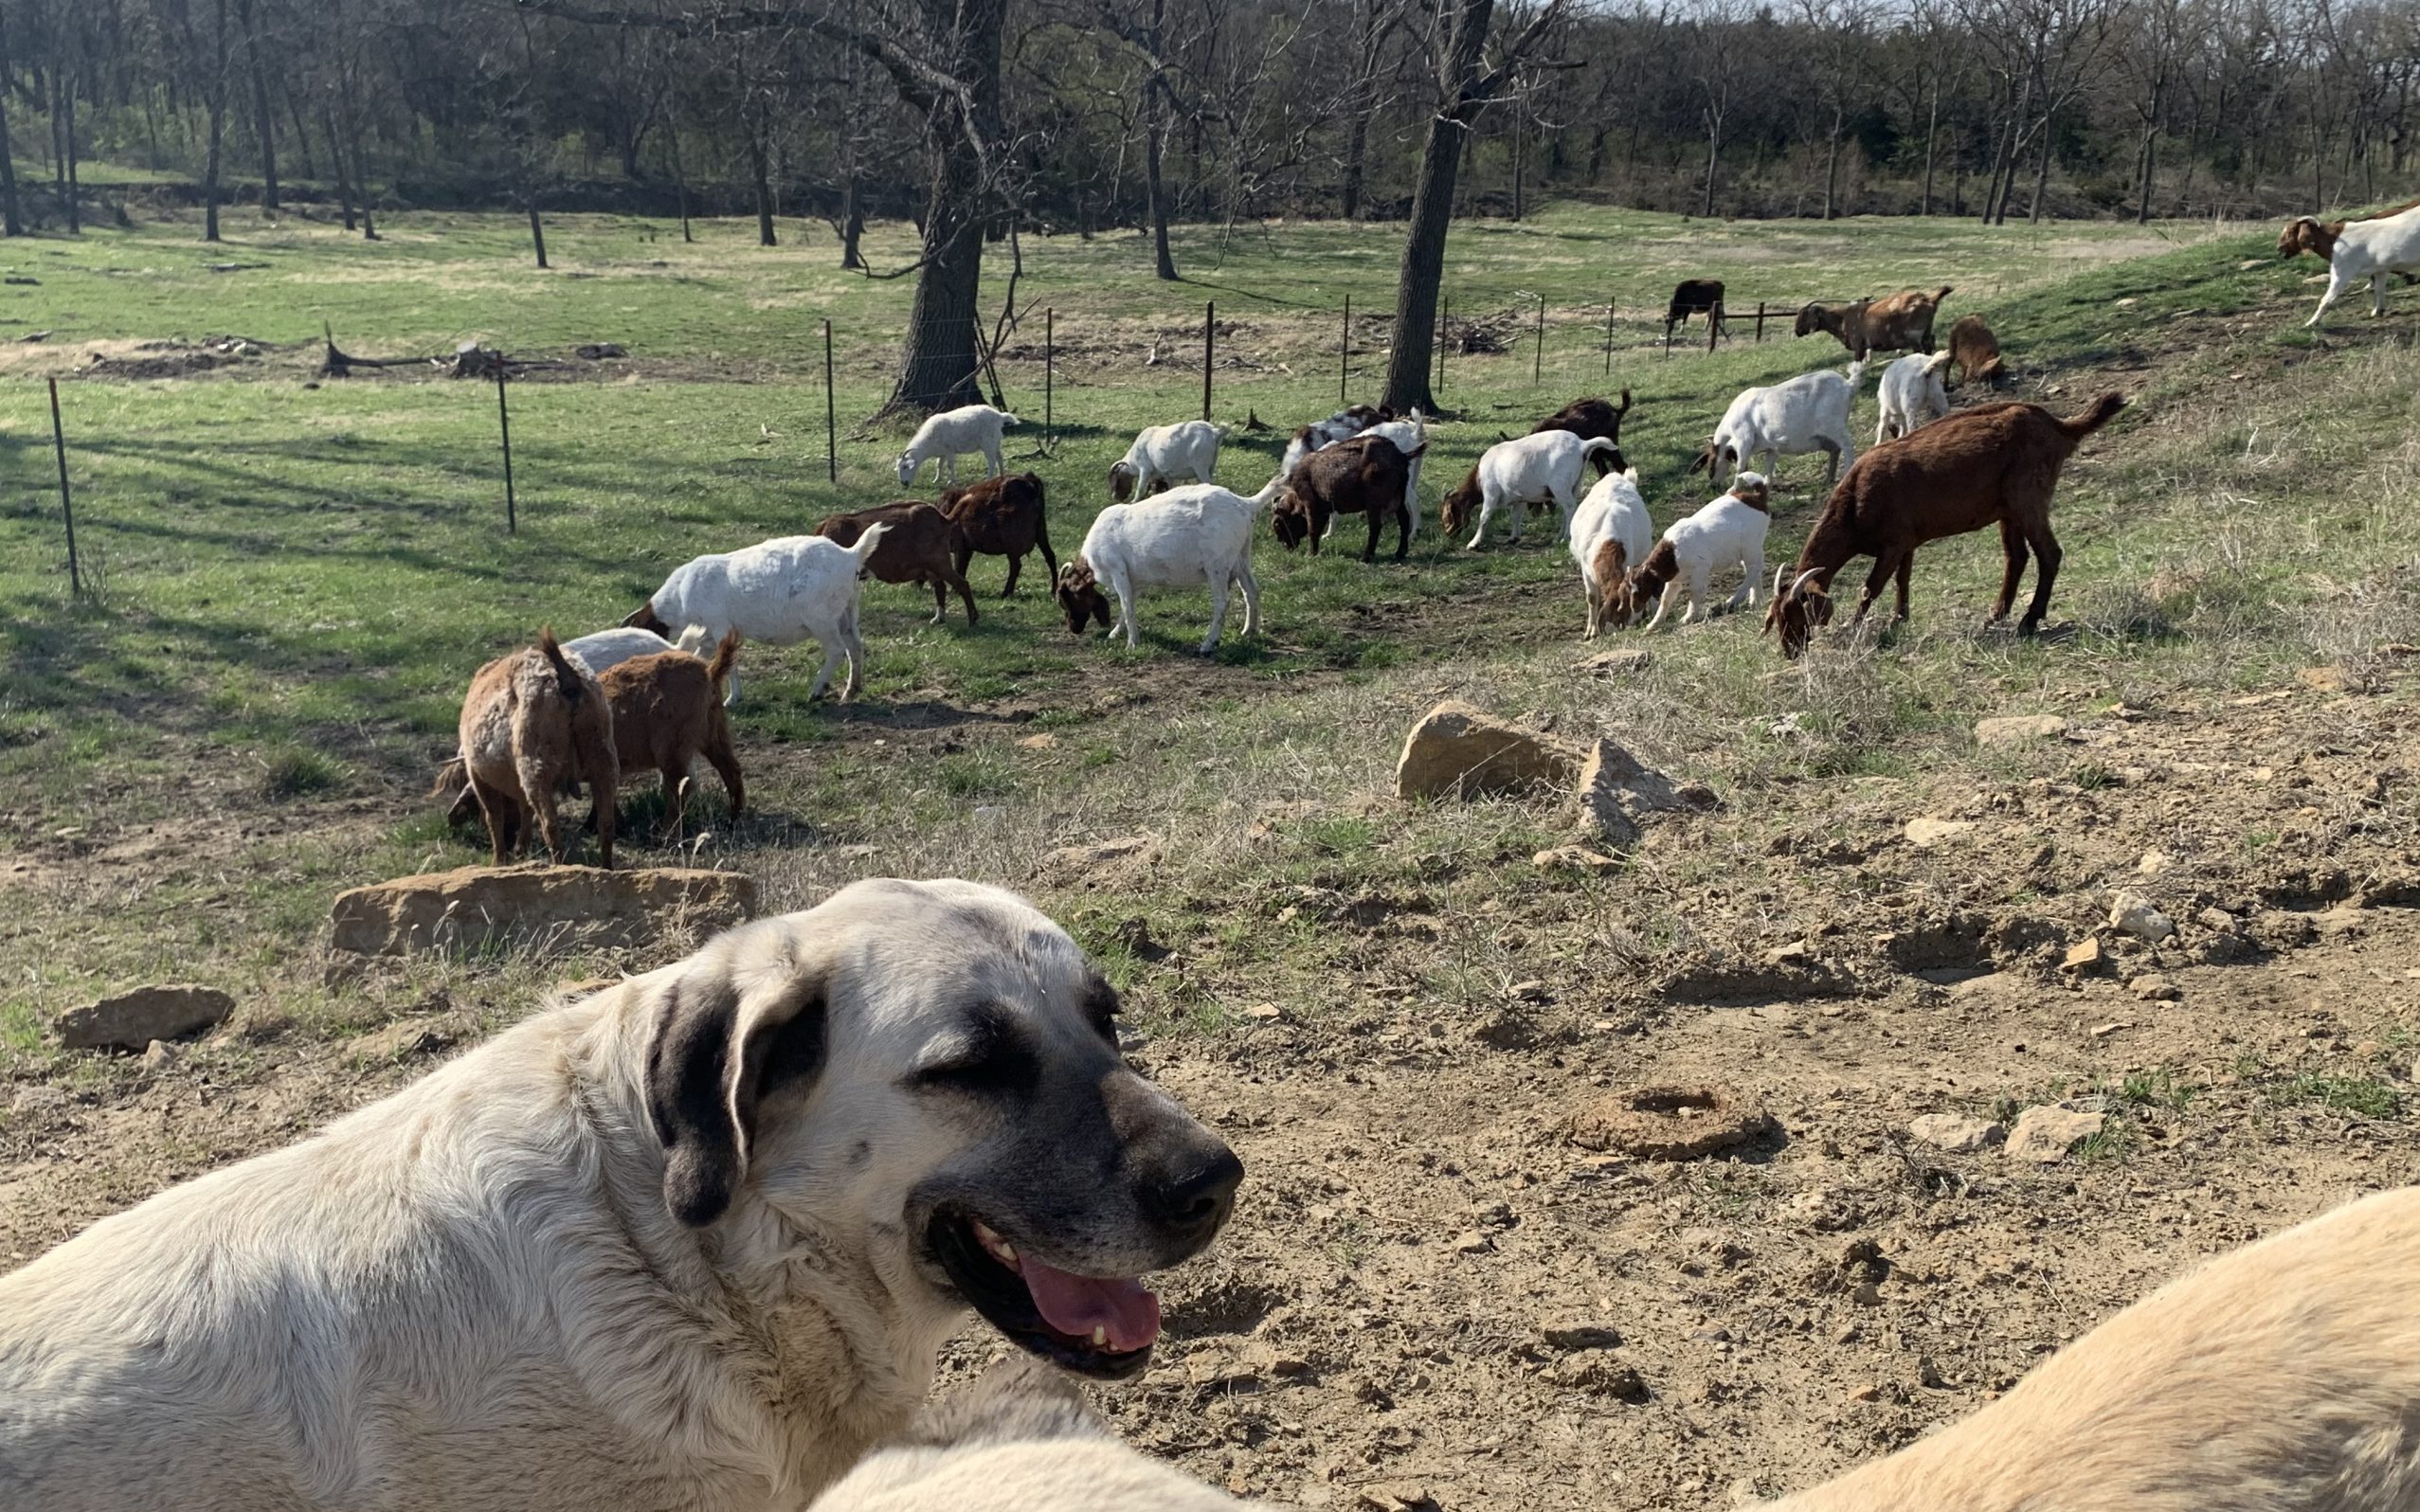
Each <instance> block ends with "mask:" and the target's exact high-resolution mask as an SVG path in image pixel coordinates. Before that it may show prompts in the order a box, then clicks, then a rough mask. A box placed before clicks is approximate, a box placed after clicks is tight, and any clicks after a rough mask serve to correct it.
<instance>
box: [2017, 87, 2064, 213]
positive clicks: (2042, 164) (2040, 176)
mask: <svg viewBox="0 0 2420 1512" xmlns="http://www.w3.org/2000/svg"><path fill="white" fill-rule="evenodd" d="M2053 114H2055V113H2053ZM2050 120H2051V117H2050V116H2044V117H2042V156H2041V159H2040V161H2039V162H2038V163H2036V164H2035V166H2034V169H2033V203H2032V204H2031V205H2029V206H2027V207H2026V208H2025V224H2026V225H2041V224H2042V202H2043V201H2044V200H2046V199H2048V198H2049V197H2050V144H2051V143H2052V142H2054V141H2056V140H2057V139H2058V136H2057V134H2056V133H2055V132H2053V131H2052V130H2051V129H2050Z"/></svg>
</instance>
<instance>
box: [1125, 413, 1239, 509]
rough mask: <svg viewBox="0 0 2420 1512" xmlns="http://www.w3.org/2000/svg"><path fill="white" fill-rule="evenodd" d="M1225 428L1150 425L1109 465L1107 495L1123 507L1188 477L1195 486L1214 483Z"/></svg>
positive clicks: (1185, 423) (1205, 424)
mask: <svg viewBox="0 0 2420 1512" xmlns="http://www.w3.org/2000/svg"><path fill="white" fill-rule="evenodd" d="M1226 439H1227V427H1225V426H1224V425H1213V424H1212V423H1209V422H1208V421H1206V420H1185V421H1179V422H1178V423H1175V424H1173V425H1153V426H1151V427H1150V428H1149V429H1147V430H1145V431H1143V432H1142V433H1140V434H1139V435H1137V436H1136V437H1135V438H1134V444H1133V445H1131V446H1129V447H1128V448H1127V449H1126V455H1125V456H1124V457H1121V458H1119V459H1117V460H1116V461H1114V462H1111V464H1110V496H1111V498H1113V499H1115V500H1117V501H1118V502H1119V503H1121V504H1124V503H1127V502H1129V500H1131V499H1134V498H1136V497H1138V496H1140V495H1145V494H1150V493H1154V492H1156V491H1158V490H1160V489H1163V488H1165V487H1167V486H1168V485H1169V484H1171V483H1175V482H1178V481H1180V480H1181V479H1183V477H1185V476H1186V475H1188V474H1190V475H1191V476H1192V478H1193V480H1194V481H1195V482H1197V483H1208V482H1213V481H1216V475H1217V473H1218V471H1219V442H1220V441H1225V440H1226Z"/></svg>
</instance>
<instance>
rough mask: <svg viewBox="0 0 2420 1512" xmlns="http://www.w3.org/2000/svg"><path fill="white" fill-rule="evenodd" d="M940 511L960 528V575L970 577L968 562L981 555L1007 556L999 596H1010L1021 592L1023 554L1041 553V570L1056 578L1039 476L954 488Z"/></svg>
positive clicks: (944, 497)
mask: <svg viewBox="0 0 2420 1512" xmlns="http://www.w3.org/2000/svg"><path fill="white" fill-rule="evenodd" d="M941 513H944V514H947V515H948V516H949V523H950V524H952V525H955V526H956V527H958V545H957V557H956V559H955V560H954V561H953V562H952V563H951V565H952V566H953V567H956V568H957V569H958V576H959V577H961V578H964V577H965V576H966V564H967V563H969V562H972V561H973V560H974V559H975V554H976V553H977V552H981V553H983V554H984V556H1004V557H1006V558H1008V582H1007V584H1006V585H1004V586H1002V588H1001V590H1000V596H1001V597H1002V598H1003V599H1004V598H1007V597H1008V596H1009V595H1010V594H1012V593H1014V592H1016V591H1017V574H1018V572H1019V570H1020V569H1021V568H1022V567H1024V566H1025V553H1026V552H1028V551H1033V550H1039V551H1040V552H1041V553H1042V566H1043V567H1044V568H1046V569H1047V570H1048V571H1049V573H1050V575H1051V576H1052V577H1054V578H1056V577H1057V576H1058V553H1057V552H1056V551H1053V550H1052V549H1051V536H1050V526H1049V522H1047V521H1046V520H1044V519H1043V518H1042V480H1041V477H1040V476H1039V475H1038V474H1035V473H1017V474H1013V475H1011V476H1008V477H987V478H984V480H983V481H982V482H980V483H976V484H974V485H972V486H971V487H967V488H954V489H950V490H949V491H948V492H947V493H944V494H943V495H941Z"/></svg>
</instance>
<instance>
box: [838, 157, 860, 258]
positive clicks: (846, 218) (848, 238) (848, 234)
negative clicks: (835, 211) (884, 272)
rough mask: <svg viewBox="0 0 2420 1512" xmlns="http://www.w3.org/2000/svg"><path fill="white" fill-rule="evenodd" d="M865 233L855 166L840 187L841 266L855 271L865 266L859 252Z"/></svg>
mask: <svg viewBox="0 0 2420 1512" xmlns="http://www.w3.org/2000/svg"><path fill="white" fill-rule="evenodd" d="M864 235H865V212H864V211H863V210H862V209H861V208H859V207H858V173H857V169H856V168H855V166H852V167H851V168H850V169H849V172H848V177H847V179H846V181H845V182H844V183H843V184H842V185H841V189H840V268H841V271H842V272H849V273H853V272H856V271H857V270H858V269H859V268H862V267H864V266H865V259H864V258H863V257H862V256H860V255H859V254H858V240H859V239H860V238H862V237H863V236H864Z"/></svg>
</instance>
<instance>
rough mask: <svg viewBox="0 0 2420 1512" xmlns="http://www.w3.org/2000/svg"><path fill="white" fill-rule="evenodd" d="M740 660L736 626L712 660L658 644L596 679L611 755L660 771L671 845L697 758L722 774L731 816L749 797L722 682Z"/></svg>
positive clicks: (630, 765) (627, 766) (665, 835)
mask: <svg viewBox="0 0 2420 1512" xmlns="http://www.w3.org/2000/svg"><path fill="white" fill-rule="evenodd" d="M738 659H739V632H738V631H736V630H732V631H729V632H727V633H725V635H724V636H723V639H722V641H721V643H720V644H718V645H717V646H715V647H714V659H713V661H711V662H709V661H704V660H701V659H699V658H698V657H693V656H691V655H690V654H689V653H688V652H686V651H659V652H658V653H656V654H655V655H654V656H650V657H631V658H630V659H629V660H628V661H623V662H617V663H615V664H614V665H612V666H610V667H607V668H606V669H605V671H604V673H603V674H601V675H599V676H598V678H597V682H598V685H599V686H601V687H602V688H604V690H605V702H606V703H607V704H608V705H609V706H611V708H612V710H613V745H614V754H615V755H616V757H617V758H618V759H619V760H620V761H621V763H622V765H623V769H624V770H625V771H635V770H638V769H640V768H641V767H647V766H652V767H654V768H655V769H656V770H657V771H659V772H661V773H662V774H663V780H664V817H663V832H662V835H661V837H660V838H661V839H662V840H663V841H664V843H666V844H671V843H673V842H675V841H677V840H678V839H679V837H680V825H681V819H682V818H683V816H684V814H685V813H686V811H687V809H688V806H689V805H688V796H689V794H688V789H689V769H690V767H691V766H693V765H696V762H697V759H698V758H699V757H701V756H702V757H704V758H705V759H706V761H707V763H708V764H709V765H712V766H713V768H714V772H715V774H716V775H717V776H719V777H721V778H722V780H723V791H724V792H725V793H726V794H727V795H729V797H730V799H731V818H732V819H734V820H736V819H738V818H739V811H740V806H741V805H742V804H743V803H744V802H746V801H747V792H748V790H747V787H746V785H745V784H744V783H742V782H741V781H740V775H739V756H738V753H737V752H736V751H735V750H733V748H732V746H731V716H730V715H729V714H727V713H725V712H724V711H723V689H724V688H725V687H726V686H727V685H728V684H729V683H730V681H731V668H732V666H733V665H734V664H735V663H736V662H737V661H738Z"/></svg>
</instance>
